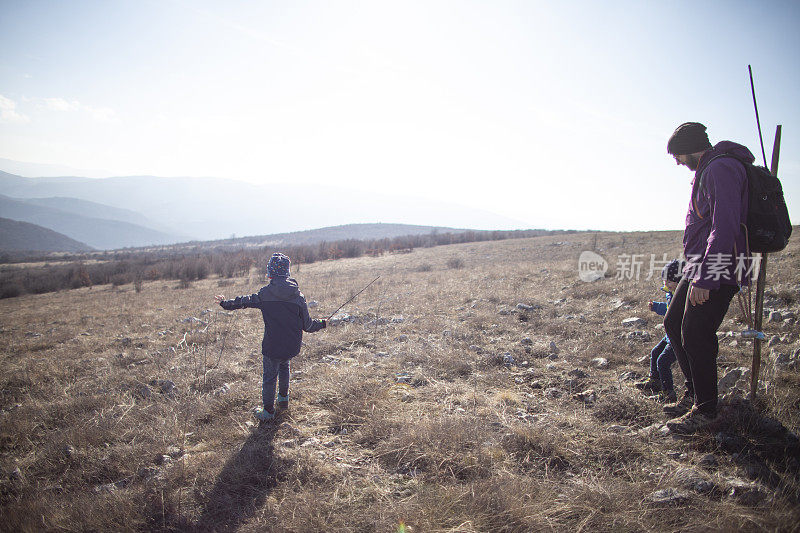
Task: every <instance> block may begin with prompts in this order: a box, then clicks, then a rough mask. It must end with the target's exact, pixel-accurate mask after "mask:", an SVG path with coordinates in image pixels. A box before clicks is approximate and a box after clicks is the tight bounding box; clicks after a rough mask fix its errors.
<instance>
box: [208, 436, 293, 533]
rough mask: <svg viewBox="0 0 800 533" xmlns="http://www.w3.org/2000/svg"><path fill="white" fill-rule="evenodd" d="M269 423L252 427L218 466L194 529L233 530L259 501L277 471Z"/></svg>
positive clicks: (273, 479) (262, 499)
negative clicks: (234, 450) (244, 439)
mask: <svg viewBox="0 0 800 533" xmlns="http://www.w3.org/2000/svg"><path fill="white" fill-rule="evenodd" d="M274 436H275V429H274V428H273V427H271V426H266V427H261V428H258V429H257V430H255V431H253V433H252V434H251V435H250V436H249V437H248V438H247V440H246V441H245V443H244V444H243V445H242V447H241V449H240V450H239V451H238V452H236V453H235V454H234V455H233V456H232V457H231V458H230V459H228V462H227V463H225V466H224V467H223V468H222V471H221V472H220V474H219V476H218V477H217V482H216V484H215V485H214V488H213V489H211V492H210V493H209V494H208V497H207V499H206V502H205V504H204V505H203V510H202V514H201V515H200V519H199V520H198V522H197V525H196V526H195V530H197V531H235V530H237V529H238V528H239V526H241V525H242V524H243V523H244V522H246V521H247V520H248V519H250V518H251V517H252V516H253V515H254V514H255V512H256V511H257V510H258V509H259V508H260V507H261V506H262V505H263V503H264V500H265V499H266V497H267V495H268V494H269V491H270V489H272V488H273V487H274V486H275V483H276V476H277V473H278V471H279V465H278V462H279V461H276V460H275V459H274V456H273V445H272V440H273V437H274Z"/></svg>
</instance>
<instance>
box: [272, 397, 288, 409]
mask: <svg viewBox="0 0 800 533" xmlns="http://www.w3.org/2000/svg"><path fill="white" fill-rule="evenodd" d="M276 400H277V401H276V402H275V406H276V407H277V408H278V409H284V410H285V409H288V408H289V395H288V394H287V395H286V396H281V395H280V394H278V397H277V398H276Z"/></svg>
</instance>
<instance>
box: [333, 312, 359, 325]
mask: <svg viewBox="0 0 800 533" xmlns="http://www.w3.org/2000/svg"><path fill="white" fill-rule="evenodd" d="M353 320H354V319H353V317H352V316H350V315H348V314H347V313H339V314H337V315H335V316H333V317H331V319H330V320H329V321H328V324H330V325H332V326H336V325H338V324H341V323H342V322H352V321H353Z"/></svg>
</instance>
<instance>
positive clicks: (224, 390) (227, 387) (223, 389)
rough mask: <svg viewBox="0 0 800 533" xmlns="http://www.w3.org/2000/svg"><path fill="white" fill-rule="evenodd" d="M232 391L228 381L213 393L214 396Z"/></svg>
mask: <svg viewBox="0 0 800 533" xmlns="http://www.w3.org/2000/svg"><path fill="white" fill-rule="evenodd" d="M230 391H231V386H230V385H228V384H227V383H223V385H222V386H221V387H219V388H218V389H216V390H214V392H213V393H212V394H213V395H214V396H222V395H223V394H228V393H229V392H230Z"/></svg>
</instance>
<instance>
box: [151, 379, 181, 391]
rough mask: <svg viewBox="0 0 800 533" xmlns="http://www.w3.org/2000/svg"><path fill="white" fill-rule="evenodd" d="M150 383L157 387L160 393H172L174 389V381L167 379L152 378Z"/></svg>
mask: <svg viewBox="0 0 800 533" xmlns="http://www.w3.org/2000/svg"><path fill="white" fill-rule="evenodd" d="M150 385H153V386H154V387H158V388H159V390H160V391H161V394H174V393H175V391H176V390H175V383H174V382H172V381H171V380H169V379H154V380H153V381H151V382H150Z"/></svg>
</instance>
